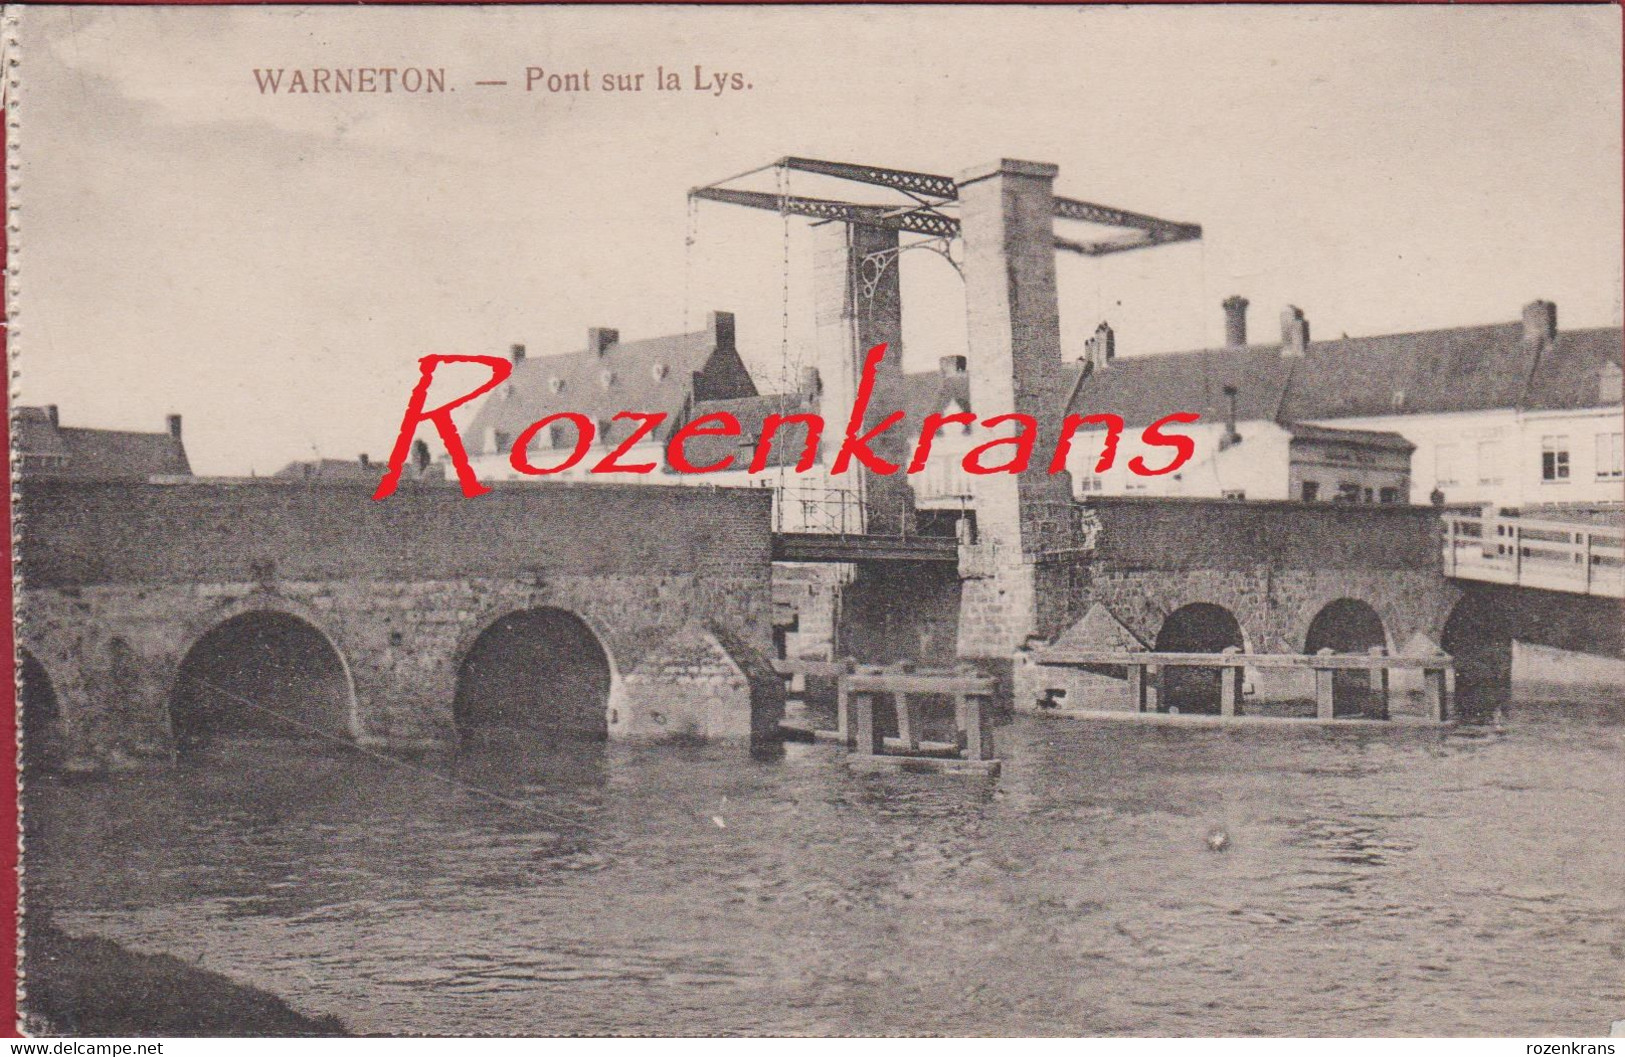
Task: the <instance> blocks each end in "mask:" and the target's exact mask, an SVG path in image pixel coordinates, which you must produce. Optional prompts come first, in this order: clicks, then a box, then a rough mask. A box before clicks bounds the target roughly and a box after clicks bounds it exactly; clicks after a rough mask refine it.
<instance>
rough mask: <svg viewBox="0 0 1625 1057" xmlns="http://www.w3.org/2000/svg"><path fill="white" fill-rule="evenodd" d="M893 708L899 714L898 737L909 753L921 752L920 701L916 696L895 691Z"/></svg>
mask: <svg viewBox="0 0 1625 1057" xmlns="http://www.w3.org/2000/svg"><path fill="white" fill-rule="evenodd" d="M891 699H892V708H893V710H894V711H895V712H896V713H897V736H898V737H899V738H901V739H903V747H904V748H905V749H907V750H908V751H909V752H919V751H920V699H919V696H918V695H916V694H910V693H907V692H906V691H903V690H894V691H893V692H892V695H891Z"/></svg>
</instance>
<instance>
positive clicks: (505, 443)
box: [491, 429, 513, 453]
mask: <svg viewBox="0 0 1625 1057" xmlns="http://www.w3.org/2000/svg"><path fill="white" fill-rule="evenodd" d="M511 447H513V434H512V433H504V432H502V430H500V429H497V430H492V431H491V448H492V451H493V452H495V453H501V452H505V451H507V450H508V449H509V448H511Z"/></svg>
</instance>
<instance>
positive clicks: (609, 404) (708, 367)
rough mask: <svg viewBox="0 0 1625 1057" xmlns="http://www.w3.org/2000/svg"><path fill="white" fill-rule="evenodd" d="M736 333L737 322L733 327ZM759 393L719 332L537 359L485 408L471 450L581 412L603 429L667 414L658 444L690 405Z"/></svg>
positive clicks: (616, 432) (469, 433) (517, 371)
mask: <svg viewBox="0 0 1625 1057" xmlns="http://www.w3.org/2000/svg"><path fill="white" fill-rule="evenodd" d="M727 330H728V332H729V333H730V334H731V330H732V325H731V322H729V323H728V324H727ZM755 393H756V387H755V386H754V385H753V384H752V383H751V380H750V374H749V372H747V371H746V370H745V366H744V363H743V362H742V361H741V360H740V359H739V354H738V352H736V351H735V350H734V348H733V345H732V342H731V338H724V339H721V340H719V335H718V333H717V327H716V326H715V325H713V327H712V329H710V330H703V331H698V332H696V333H693V334H675V335H670V336H666V337H659V338H646V339H644V340H642V341H617V342H614V343H612V344H610V345H608V346H607V347H606V348H605V349H604V351H603V352H602V353H596V352H593V351H592V350H582V351H580V352H571V353H563V354H560V355H556V356H538V357H535V358H532V359H525V360H521V361H520V362H519V363H517V364H515V365H514V369H513V374H512V375H511V376H510V377H509V379H508V381H507V382H505V383H504V384H503V385H502V387H501V388H499V389H497V390H496V391H495V392H493V393H491V395H489V396H487V397H486V398H485V400H484V401H483V402H482V403H481V404H480V408H479V411H478V412H477V413H476V414H475V416H474V420H473V422H472V423H471V424H470V427H469V429H467V430H465V431H464V437H465V438H466V439H467V441H468V443H469V446H470V449H471V450H473V451H475V452H483V451H484V450H485V448H486V444H487V440H486V438H487V437H488V436H489V431H490V430H493V429H494V430H497V431H499V432H501V433H504V434H506V435H507V437H508V438H509V440H510V442H511V440H512V439H514V438H517V437H518V435H519V434H520V433H521V432H523V431H524V429H525V428H526V427H527V426H529V425H530V424H531V423H532V422H535V421H536V420H538V419H541V418H546V417H547V416H548V415H554V414H560V413H563V412H575V413H577V414H581V415H585V416H587V417H588V418H589V419H591V420H592V421H593V422H594V424H595V425H597V426H598V428H599V430H600V432H599V434H598V441H599V442H600V443H602V442H603V441H604V440H605V439H606V435H605V434H604V433H603V432H602V430H603V424H604V423H606V422H609V421H610V420H611V419H612V418H613V417H614V416H615V415H616V414H617V413H618V412H621V411H638V412H645V413H650V414H654V413H663V414H665V415H666V416H667V420H666V422H665V423H664V425H663V427H662V429H661V432H660V434H659V437H660V438H662V439H663V438H664V437H665V436H668V435H669V434H670V433H671V431H672V430H673V429H675V428H676V426H677V425H678V424H679V422H678V420H679V418H680V416H681V415H682V413H683V410H684V408H685V407H687V405H688V404H689V402H690V401H691V400H697V399H720V398H732V397H744V396H753V395H755ZM638 426H639V423H638V422H636V421H632V420H623V421H620V422H615V423H614V424H613V425H612V427H611V428H610V431H609V433H608V436H607V439H608V440H610V441H611V442H618V441H620V440H622V439H624V438H625V437H627V436H628V435H630V434H631V433H632V431H633V430H635V429H637V428H638Z"/></svg>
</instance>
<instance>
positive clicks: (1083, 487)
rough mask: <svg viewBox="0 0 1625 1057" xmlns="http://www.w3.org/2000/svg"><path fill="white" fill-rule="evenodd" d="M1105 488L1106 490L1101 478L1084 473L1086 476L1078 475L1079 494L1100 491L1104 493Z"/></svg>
mask: <svg viewBox="0 0 1625 1057" xmlns="http://www.w3.org/2000/svg"><path fill="white" fill-rule="evenodd" d="M1105 488H1106V482H1105V480H1104V479H1102V478H1101V477H1099V476H1097V475H1095V474H1092V473H1086V474H1082V475H1080V476H1079V477H1078V491H1079V492H1080V493H1082V492H1100V491H1104V490H1105Z"/></svg>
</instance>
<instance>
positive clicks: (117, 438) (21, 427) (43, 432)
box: [15, 407, 192, 480]
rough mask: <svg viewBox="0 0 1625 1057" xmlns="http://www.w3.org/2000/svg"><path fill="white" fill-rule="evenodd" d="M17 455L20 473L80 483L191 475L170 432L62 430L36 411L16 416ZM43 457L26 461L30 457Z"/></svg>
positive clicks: (183, 448) (48, 415)
mask: <svg viewBox="0 0 1625 1057" xmlns="http://www.w3.org/2000/svg"><path fill="white" fill-rule="evenodd" d="M15 420H16V440H17V453H18V454H19V455H20V456H22V458H23V460H24V461H23V472H24V473H34V474H37V475H40V476H46V475H49V476H51V477H73V478H78V479H81V480H126V479H137V480H144V479H146V478H148V477H189V476H191V473H192V466H191V463H190V462H189V461H188V460H187V458H186V446H185V445H184V444H183V443H182V442H181V439H180V438H179V437H177V436H175V435H173V434H171V433H167V432H166V433H136V432H133V431H129V430H116V429H81V428H74V427H61V426H58V425H56V424H55V423H53V422H52V421H51V413H50V412H48V411H46V409H44V408H39V407H19V408H18V409H17V411H16V414H15ZM31 456H32V457H36V458H37V457H39V456H45V457H46V458H45V459H39V460H38V461H34V462H32V463H31V462H30V457H31Z"/></svg>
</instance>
